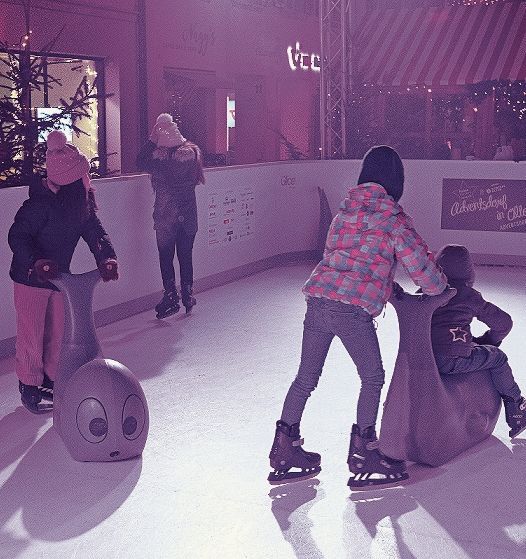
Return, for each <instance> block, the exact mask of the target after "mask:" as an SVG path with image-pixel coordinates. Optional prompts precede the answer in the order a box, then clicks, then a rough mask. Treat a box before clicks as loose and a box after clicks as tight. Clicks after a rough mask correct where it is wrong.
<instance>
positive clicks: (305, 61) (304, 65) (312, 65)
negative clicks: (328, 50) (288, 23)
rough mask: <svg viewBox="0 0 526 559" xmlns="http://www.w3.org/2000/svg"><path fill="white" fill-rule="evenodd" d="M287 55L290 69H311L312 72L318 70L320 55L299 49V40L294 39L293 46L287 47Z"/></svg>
mask: <svg viewBox="0 0 526 559" xmlns="http://www.w3.org/2000/svg"><path fill="white" fill-rule="evenodd" d="M287 56H288V60H289V66H290V69H291V70H297V69H298V68H301V69H302V70H312V71H313V72H319V71H320V55H319V54H308V53H306V52H303V51H302V50H301V49H300V43H299V41H296V46H295V47H287Z"/></svg>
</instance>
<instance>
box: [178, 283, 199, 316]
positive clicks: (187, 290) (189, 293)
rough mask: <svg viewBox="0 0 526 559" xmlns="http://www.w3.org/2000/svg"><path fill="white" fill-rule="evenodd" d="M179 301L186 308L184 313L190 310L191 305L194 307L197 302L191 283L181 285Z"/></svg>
mask: <svg viewBox="0 0 526 559" xmlns="http://www.w3.org/2000/svg"><path fill="white" fill-rule="evenodd" d="M181 301H182V303H183V305H184V308H185V309H186V314H188V313H189V312H190V311H191V310H192V307H195V305H196V304H197V301H196V300H195V297H194V291H193V288H192V285H191V284H190V285H181Z"/></svg>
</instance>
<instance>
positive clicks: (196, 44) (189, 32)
mask: <svg viewBox="0 0 526 559" xmlns="http://www.w3.org/2000/svg"><path fill="white" fill-rule="evenodd" d="M215 42H216V36H215V31H214V29H213V28H212V27H211V26H200V25H198V24H196V23H189V24H188V25H186V26H185V27H183V28H182V29H181V32H180V33H179V34H178V36H177V35H176V36H175V38H174V39H172V40H170V41H165V42H163V47H164V48H167V49H174V50H182V51H185V52H192V53H197V54H199V55H201V56H206V55H207V53H208V52H209V50H210V47H213V46H214V45H215Z"/></svg>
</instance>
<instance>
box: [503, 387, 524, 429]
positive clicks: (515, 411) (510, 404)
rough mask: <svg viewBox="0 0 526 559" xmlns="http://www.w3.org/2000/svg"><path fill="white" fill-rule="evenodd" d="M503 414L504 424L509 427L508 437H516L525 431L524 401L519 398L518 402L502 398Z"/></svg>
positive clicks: (522, 398)
mask: <svg viewBox="0 0 526 559" xmlns="http://www.w3.org/2000/svg"><path fill="white" fill-rule="evenodd" d="M502 400H503V401H504V412H505V413H506V423H507V424H508V425H509V427H510V437H511V438H513V437H516V436H517V435H519V434H520V433H522V432H523V431H524V429H526V400H525V399H524V397H522V396H521V397H520V399H519V400H518V401H515V400H513V399H512V398H507V397H506V396H504V397H503V398H502Z"/></svg>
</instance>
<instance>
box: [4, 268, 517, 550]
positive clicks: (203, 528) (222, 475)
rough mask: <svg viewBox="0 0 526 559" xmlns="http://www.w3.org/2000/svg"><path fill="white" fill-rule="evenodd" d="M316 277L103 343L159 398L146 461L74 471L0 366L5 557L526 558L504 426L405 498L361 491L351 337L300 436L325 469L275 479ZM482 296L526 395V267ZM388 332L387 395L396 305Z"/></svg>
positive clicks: (491, 275) (103, 336)
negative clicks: (309, 287)
mask: <svg viewBox="0 0 526 559" xmlns="http://www.w3.org/2000/svg"><path fill="white" fill-rule="evenodd" d="M311 268H312V265H311V264H308V263H307V264H306V263H301V264H297V265H291V266H286V267H281V268H275V269H272V270H268V271H265V272H262V273H259V274H257V275H254V276H251V277H248V278H245V279H243V280H240V281H237V282H234V283H230V284H228V285H225V286H222V287H218V288H215V289H212V290H209V291H206V292H203V293H200V294H198V295H197V298H198V305H197V307H195V309H194V311H193V314H192V315H190V316H188V317H186V316H184V314H183V313H179V314H178V315H177V316H175V317H171V318H169V319H166V320H164V321H158V320H156V319H155V318H154V314H153V312H146V313H143V314H140V315H136V316H134V317H132V318H129V319H126V320H123V321H121V322H117V323H113V324H111V325H108V326H105V327H103V328H100V329H99V330H98V334H99V337H100V340H101V342H102V345H103V348H104V353H105V356H106V357H110V358H114V359H117V360H118V361H121V362H123V363H124V364H125V365H127V366H128V367H129V368H130V369H131V370H132V371H133V372H134V373H135V374H136V375H137V377H138V378H139V380H140V381H141V383H142V386H143V388H144V391H145V393H146V397H147V399H148V404H149V407H150V435H149V438H148V441H147V444H146V448H145V451H144V454H143V456H142V459H135V460H130V461H126V462H114V463H102V464H100V463H79V462H75V461H73V460H72V459H71V458H70V457H69V455H68V454H67V451H66V449H65V447H64V446H63V444H62V442H61V440H60V439H59V437H58V436H57V434H56V433H55V431H54V429H53V428H52V420H51V417H50V416H49V415H46V416H35V415H31V414H30V413H29V412H28V411H26V410H25V409H24V408H23V407H22V406H21V404H20V400H19V394H18V389H17V381H16V377H15V374H14V359H13V358H10V359H6V360H3V361H0V557H2V558H6V559H14V558H32V559H33V558H35V559H36V558H39V559H48V558H60V559H62V558H64V559H66V558H75V559H81V558H82V559H83V558H89V559H91V558H105V559H110V558H119V559H135V558H137V559H139V558H140V559H155V558H159V559H160V558H163V559H164V558H167V559H168V558H170V559H172V558H173V559H194V558H195V559H208V558H210V559H242V558H248V559H289V558H298V559H299V558H301V559H322V558H324V559H340V558H347V559H350V558H353V559H354V558H356V559H358V558H369V557H370V558H374V559H430V558H432V559H468V558H472V559H504V558H506V559H519V558H524V557H526V502H525V495H526V476H525V473H526V438H524V439H522V440H521V439H518V440H517V441H516V442H515V443H514V444H511V442H510V440H509V439H508V437H507V433H508V428H507V426H506V423H505V420H504V413H502V414H501V417H500V419H499V422H498V424H497V427H496V430H495V432H494V435H493V436H492V437H490V438H489V439H488V440H487V441H485V442H484V443H482V444H480V445H478V446H476V447H474V448H473V449H472V450H470V451H468V452H467V453H464V454H463V455H461V456H459V457H457V458H456V459H455V460H453V461H452V462H450V463H448V464H446V465H445V466H442V467H439V468H434V469H433V468H425V467H421V466H415V465H410V467H409V472H410V475H411V479H410V482H409V483H408V484H407V485H406V486H405V487H402V488H395V489H385V490H382V491H380V490H374V491H368V492H360V493H352V494H351V493H350V491H349V489H348V487H347V485H346V484H347V479H348V470H347V464H346V458H347V450H348V442H349V441H348V438H349V431H350V428H351V424H352V423H353V422H354V421H355V408H356V400H357V395H358V388H359V384H358V376H357V374H356V371H355V368H354V366H353V364H352V362H351V360H350V358H349V357H348V356H347V354H346V352H345V350H344V349H343V346H342V345H341V343H340V342H339V341H338V340H335V341H334V342H333V345H332V347H331V350H330V353H329V356H328V359H327V362H326V366H325V369H324V375H323V376H322V378H321V381H320V385H319V387H318V389H317V390H316V391H315V392H314V394H313V396H312V397H311V399H310V400H309V402H308V404H307V408H306V411H305V415H304V421H303V423H302V435H303V436H304V437H305V448H306V449H307V450H313V451H317V452H320V453H321V454H322V468H323V471H322V472H321V473H320V475H319V476H318V478H315V479H312V480H308V481H306V482H298V483H296V484H289V485H287V486H276V487H272V486H270V485H269V484H268V483H267V480H266V478H267V475H268V472H269V464H268V452H269V449H270V446H271V443H272V439H273V435H274V425H275V421H276V419H278V418H279V415H280V412H281V405H282V403H283V399H284V396H285V393H286V390H287V389H288V386H289V384H290V382H291V381H292V379H293V377H294V375H295V374H296V370H297V366H298V364H299V353H300V342H301V335H302V321H303V315H304V312H305V302H304V299H303V296H302V294H301V285H302V284H303V282H304V281H305V279H306V278H307V277H308V275H309V273H310V270H311ZM403 285H404V287H406V288H409V287H410V285H409V283H407V282H403ZM475 287H476V288H478V289H479V290H480V291H481V292H482V294H483V295H484V297H485V298H486V299H487V300H490V301H492V302H494V303H496V304H497V305H499V306H501V307H502V308H503V309H504V310H506V311H507V312H509V313H510V314H511V315H512V317H513V319H514V328H513V330H512V332H511V334H510V335H509V336H508V338H507V339H506V340H505V341H504V342H503V344H502V346H501V348H502V349H503V350H504V351H505V352H506V353H507V354H508V357H509V361H510V363H511V366H512V368H513V370H514V373H515V376H516V379H517V381H518V383H519V385H520V386H521V387H522V388H523V389H524V390H525V392H526V366H525V361H526V359H525V349H524V348H525V344H526V313H525V301H526V297H525V296H526V269H525V268H509V267H478V268H477V281H476V283H475ZM378 322H379V328H378V334H379V339H380V345H381V349H382V355H383V358H384V366H385V369H386V372H387V383H388V382H389V381H390V378H391V376H390V372H391V371H392V368H393V365H394V360H395V357H396V351H397V344H398V327H397V322H396V316H395V313H394V310H393V309H392V307H389V306H388V307H387V310H386V314H385V317H383V318H382V317H379V321H378ZM482 331H483V327H482V325H476V327H475V328H474V332H475V333H477V334H480V333H482ZM387 383H386V387H384V391H383V397H385V394H386V391H387ZM429 413H430V414H432V413H433V410H429Z"/></svg>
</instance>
